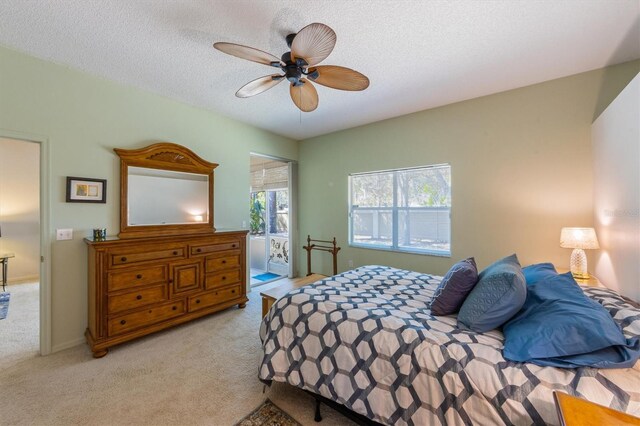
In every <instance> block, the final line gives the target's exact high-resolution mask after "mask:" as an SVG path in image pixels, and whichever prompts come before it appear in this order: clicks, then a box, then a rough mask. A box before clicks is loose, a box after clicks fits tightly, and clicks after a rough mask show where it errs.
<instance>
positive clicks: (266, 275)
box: [251, 272, 280, 281]
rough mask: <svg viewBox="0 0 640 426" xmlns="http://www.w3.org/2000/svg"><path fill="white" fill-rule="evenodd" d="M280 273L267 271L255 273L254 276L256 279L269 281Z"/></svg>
mask: <svg viewBox="0 0 640 426" xmlns="http://www.w3.org/2000/svg"><path fill="white" fill-rule="evenodd" d="M279 276H280V275H278V274H274V273H272V272H265V273H264V274H260V275H254V276H253V277H251V278H253V279H254V280H258V281H269V280H272V279H274V278H278V277H279Z"/></svg>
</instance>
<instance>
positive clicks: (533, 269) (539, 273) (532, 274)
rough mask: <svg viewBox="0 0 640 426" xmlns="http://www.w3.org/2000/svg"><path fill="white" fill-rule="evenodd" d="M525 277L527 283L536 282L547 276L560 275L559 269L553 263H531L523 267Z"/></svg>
mask: <svg viewBox="0 0 640 426" xmlns="http://www.w3.org/2000/svg"><path fill="white" fill-rule="evenodd" d="M522 273H523V274H524V279H525V281H526V282H527V285H531V284H535V283H537V282H538V281H541V280H543V279H545V278H547V277H555V276H556V275H558V271H556V268H555V267H554V266H553V263H537V264H535V265H529V266H525V267H524V268H522Z"/></svg>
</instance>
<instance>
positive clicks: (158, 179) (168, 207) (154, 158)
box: [115, 143, 217, 238]
mask: <svg viewBox="0 0 640 426" xmlns="http://www.w3.org/2000/svg"><path fill="white" fill-rule="evenodd" d="M115 151H116V153H117V154H118V156H119V157H120V161H121V162H120V168H121V170H120V234H119V236H120V237H121V238H127V237H146V236H162V235H184V234H189V235H191V234H201V233H213V232H214V231H215V228H214V227H213V170H214V169H215V167H217V164H215V163H209V162H208V161H205V160H203V159H202V158H200V157H198V156H197V155H196V154H194V153H193V152H192V151H191V150H189V149H187V148H185V147H183V146H181V145H176V144H171V143H157V144H153V145H150V146H148V147H146V148H142V149H137V150H125V149H115Z"/></svg>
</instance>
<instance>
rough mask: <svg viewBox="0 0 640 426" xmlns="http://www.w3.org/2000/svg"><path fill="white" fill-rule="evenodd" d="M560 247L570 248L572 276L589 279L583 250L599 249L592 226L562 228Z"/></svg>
mask: <svg viewBox="0 0 640 426" xmlns="http://www.w3.org/2000/svg"><path fill="white" fill-rule="evenodd" d="M560 247H562V248H572V249H573V252H572V253H571V274H572V275H573V277H574V278H579V279H583V280H586V279H589V273H588V272H587V255H586V254H585V252H584V251H585V250H593V249H599V248H600V246H599V245H598V237H596V230H595V229H593V228H562V230H561V231H560Z"/></svg>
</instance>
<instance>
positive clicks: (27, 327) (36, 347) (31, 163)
mask: <svg viewBox="0 0 640 426" xmlns="http://www.w3.org/2000/svg"><path fill="white" fill-rule="evenodd" d="M40 149H41V146H40V144H39V143H35V142H28V141H24V140H18V139H10V138H0V262H1V263H2V266H1V269H0V279H1V282H0V284H5V285H4V286H3V287H2V288H0V342H2V344H1V345H0V367H9V366H10V365H13V364H14V363H16V362H18V361H20V360H22V359H25V358H29V357H33V356H37V355H38V354H39V351H40V253H41V250H40Z"/></svg>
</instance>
